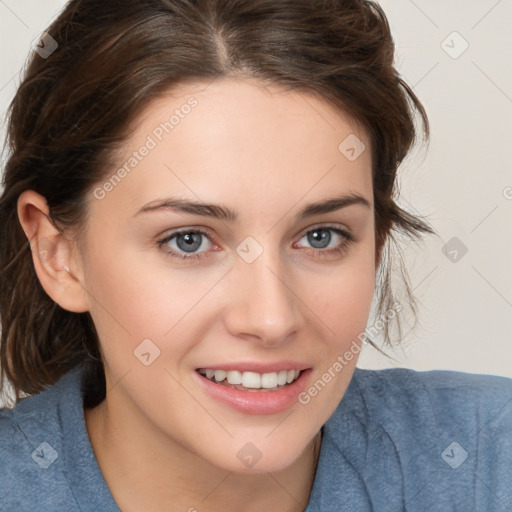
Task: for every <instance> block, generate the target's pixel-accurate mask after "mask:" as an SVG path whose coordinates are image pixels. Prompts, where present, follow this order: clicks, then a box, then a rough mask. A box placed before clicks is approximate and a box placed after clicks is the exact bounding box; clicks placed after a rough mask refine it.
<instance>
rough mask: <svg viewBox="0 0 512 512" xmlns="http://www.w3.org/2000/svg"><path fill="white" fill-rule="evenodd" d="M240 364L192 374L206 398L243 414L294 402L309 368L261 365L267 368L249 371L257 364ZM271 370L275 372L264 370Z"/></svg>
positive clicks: (278, 409) (283, 407)
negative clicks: (261, 371)
mask: <svg viewBox="0 0 512 512" xmlns="http://www.w3.org/2000/svg"><path fill="white" fill-rule="evenodd" d="M240 366H242V365H240ZM244 366H246V368H241V367H239V368H238V369H235V368H237V367H236V366H235V367H234V368H233V367H231V368H225V369H222V368H197V369H196V370H195V371H194V372H193V373H194V374H195V375H196V378H197V379H198V384H199V385H200V388H201V389H202V390H203V392H204V393H205V396H207V397H208V398H212V399H213V400H215V401H216V402H218V403H221V404H223V405H224V406H227V407H229V408H230V409H234V410H236V411H239V412H242V413H245V414H252V415H262V414H277V413H281V412H284V411H286V410H289V409H290V408H291V407H294V406H295V405H297V403H298V396H299V394H300V393H301V392H303V391H304V389H305V388H306V387H307V385H308V383H309V381H310V380H311V375H312V370H313V369H312V368H310V367H309V368H307V367H305V366H302V368H297V367H295V368H293V366H294V365H288V364H287V365H286V366H288V368H282V367H281V369H280V368H279V366H278V365H276V366H275V367H274V368H261V369H262V370H263V369H264V370H267V371H266V372H264V373H259V372H255V371H252V370H256V369H258V368H257V365H253V364H251V365H244ZM247 366H248V368H247ZM255 366H256V367H255ZM271 369H272V370H275V371H273V372H270V371H268V370H271ZM247 370H249V371H247Z"/></svg>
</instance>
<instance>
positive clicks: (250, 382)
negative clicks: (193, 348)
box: [199, 368, 300, 389]
mask: <svg viewBox="0 0 512 512" xmlns="http://www.w3.org/2000/svg"><path fill="white" fill-rule="evenodd" d="M199 373H201V375H204V376H205V377H206V378H207V379H209V380H213V381H215V382H222V381H224V380H226V381H227V382H228V384H232V385H242V386H243V387H245V388H249V389H262V388H263V389H272V388H276V387H277V386H284V385H285V384H291V383H292V382H293V381H294V380H296V379H297V378H298V377H299V375H300V370H281V371H279V372H272V373H256V372H239V371H237V370H230V371H224V370H211V369H203V368H202V369H200V370H199Z"/></svg>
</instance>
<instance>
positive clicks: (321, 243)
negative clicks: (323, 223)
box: [301, 227, 349, 249]
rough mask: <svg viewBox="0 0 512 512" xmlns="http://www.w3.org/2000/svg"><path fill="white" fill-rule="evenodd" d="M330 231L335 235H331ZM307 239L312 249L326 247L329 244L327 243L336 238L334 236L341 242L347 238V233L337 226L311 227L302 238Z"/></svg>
mask: <svg viewBox="0 0 512 512" xmlns="http://www.w3.org/2000/svg"><path fill="white" fill-rule="evenodd" d="M332 233H334V234H335V236H334V237H333V236H332ZM304 238H305V239H307V242H308V243H309V244H311V245H312V246H313V249H326V248H328V246H329V243H330V242H331V241H332V240H333V238H334V240H336V238H338V239H340V238H341V241H342V242H343V241H344V240H347V239H348V238H349V236H348V234H346V233H344V232H343V231H342V230H341V229H337V228H330V227H320V228H315V229H311V230H310V231H308V232H307V233H306V234H305V235H304V236H303V237H302V238H301V240H302V239H304ZM336 246H339V243H338V244H335V247H336Z"/></svg>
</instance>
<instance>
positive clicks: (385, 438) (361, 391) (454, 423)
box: [316, 368, 512, 511]
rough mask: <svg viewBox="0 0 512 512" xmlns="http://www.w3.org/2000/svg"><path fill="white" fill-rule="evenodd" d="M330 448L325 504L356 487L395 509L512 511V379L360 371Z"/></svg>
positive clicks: (331, 429) (333, 421)
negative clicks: (333, 472)
mask: <svg viewBox="0 0 512 512" xmlns="http://www.w3.org/2000/svg"><path fill="white" fill-rule="evenodd" d="M323 444H324V445H325V448H324V456H323V459H322V460H321V462H322V464H321V465H320V466H319V467H320V468H321V472H320V476H319V480H320V481H319V482H318V485H317V487H318V489H317V491H316V492H317V493H323V495H324V496H333V495H334V494H336V493H337V494H340V492H341V491H340V490H339V489H341V488H342V487H343V486H344V485H348V484H347V482H351V484H350V485H351V487H350V486H349V487H350V489H351V492H352V493H355V494H356V495H358V496H359V497H360V499H361V500H362V502H365V503H366V501H368V502H370V501H374V500H376V501H382V502H386V503H389V504H390V508H392V506H391V505H393V506H396V507H397V509H400V506H401V505H400V504H401V503H404V502H407V503H409V505H410V510H441V509H443V510H453V507H454V506H455V505H457V504H458V505H457V506H459V505H460V507H461V508H460V510H462V509H464V510H496V511H502V510H503V511H505V510H512V509H511V508H510V507H512V473H511V472H510V468H511V467H512V379H509V378H506V377H499V376H493V375H480V374H471V373H464V372H457V371H449V370H432V371H415V370H410V369H405V368H393V369H386V370H365V369H359V368H356V370H355V371H354V374H353V376H352V379H351V381H350V383H349V386H348V388H347V390H346V392H345V395H344V396H343V398H342V400H341V402H340V403H339V404H338V407H337V408H336V409H335V411H334V413H333V414H332V416H331V417H330V418H329V420H328V421H327V423H326V424H325V425H324V442H323ZM333 467H337V468H338V469H337V471H336V473H335V475H333V474H332V469H329V468H333ZM386 489H388V490H389V489H393V490H394V491H393V493H392V495H391V494H390V493H389V492H386V491H385V490H386ZM319 499H320V498H319ZM365 500H366V501H365ZM507 507H508V508H507ZM408 510H409V508H408Z"/></svg>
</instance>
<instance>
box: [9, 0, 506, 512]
mask: <svg viewBox="0 0 512 512" xmlns="http://www.w3.org/2000/svg"><path fill="white" fill-rule="evenodd" d="M41 50H43V51H41ZM412 107H414V108H415V109H416V111H417V112H419V114H420V117H421V119H422V120H423V122H424V128H425V133H426V135H428V121H427V117H426V114H425V111H424V109H423V107H422V105H421V103H420V102H419V100H418V98H417V97H416V96H415V95H414V93H413V92H412V91H411V89H410V88H409V87H408V86H407V85H406V84H405V83H404V81H403V80H402V79H401V78H400V77H399V76H398V74H397V72H396V70H395V68H394V67H393V42H392V39H391V35H390V31H389V26H388V23H387V20H386V18H385V16H384V14H383V12H382V10H381V9H380V8H379V6H378V5H377V4H375V3H371V2H363V1H360V0H348V1H334V0H332V1H325V0H324V1H319V0H318V1H310V0H307V1H306V0H303V1H297V0H293V1H285V0H281V1H277V2H276V1H275V0H272V1H270V0H250V1H244V2H240V1H234V0H231V1H230V0H218V1H212V0H169V1H165V0H128V1H126V0H125V1H123V2H120V1H110V2H104V1H103V2H99V1H96V0H73V1H71V2H70V3H69V4H68V5H67V7H66V8H65V10H64V12H63V13H62V14H61V15H60V16H59V18H58V19H57V21H56V22H55V23H54V24H53V25H52V26H51V27H50V28H49V30H48V33H47V35H45V36H44V38H43V41H42V43H41V45H40V47H39V51H38V52H37V54H36V55H34V56H33V57H32V60H31V63H30V66H29V67H28V70H27V73H26V77H25V79H24V81H23V83H22V84H21V86H20V88H19V91H18V92H17V94H16V97H15V99H14V101H13V103H12V107H11V114H10V120H9V121H10V123H9V142H10V148H11V154H10V157H9V160H8V161H7V165H6V168H5V177H4V192H3V195H2V198H1V200H0V217H1V227H0V230H1V231H0V240H1V253H0V283H1V293H0V315H1V317H0V319H1V322H2V326H3V329H2V339H1V368H2V377H3V378H4V379H5V381H7V380H8V381H9V382H11V383H12V385H13V389H14V394H15V401H16V402H17V404H16V406H15V407H14V408H12V409H4V410H2V411H1V413H0V460H1V461H2V472H1V474H2V483H1V487H0V499H1V503H2V507H3V509H5V510H20V509H21V510H32V509H35V508H36V507H37V510H52V511H55V510H59V511H60V510H66V511H70V510H87V511H88V510H91V511H92V510H95V511H96V510H102V511H118V510H123V511H132V510H133V511H137V510H155V511H160V510H166V511H187V510H188V511H189V512H190V511H199V512H201V511H206V510H207V511H226V510H244V511H249V512H252V511H263V510H264V511H303V510H307V511H308V512H311V511H339V510H347V511H348V510H357V511H365V510H383V511H384V510H386V511H387V510H443V511H444V510H509V509H510V507H511V506H512V494H511V491H510V489H511V486H510V478H511V477H510V465H511V463H512V447H511V444H510V435H511V434H512V419H511V418H512V412H511V406H510V403H509V402H510V400H511V398H512V382H511V381H510V379H506V378H500V377H492V376H480V375H470V374H463V373H458V372H445V371H434V372H415V371H412V370H407V369H393V370H381V371H370V370H361V369H356V363H357V359H358V355H359V353H360V351H361V348H362V344H363V343H364V342H366V341H368V342H369V343H372V341H371V340H367V339H366V335H365V327H366V325H367V322H368V316H369V312H370V306H371V301H372V298H373V296H374V293H375V292H377V294H378V297H379V312H380V314H381V315H383V317H385V318H386V319H388V320H395V321H397V320H398V319H399V316H398V313H399V312H400V310H401V309H402V305H401V304H400V303H398V302H396V301H395V299H394V297H393V293H392V290H391V288H390V286H389V269H390V260H388V259H387V258H386V252H385V250H384V249H385V244H386V243H387V242H389V241H390V240H392V238H391V237H392V231H393V230H396V231H402V232H404V233H405V234H408V235H410V236H411V238H413V239H414V238H415V237H416V238H417V237H419V236H420V234H421V233H434V231H433V229H432V228H431V227H430V226H429V225H428V224H427V223H426V222H425V221H423V220H421V219H419V218H417V217H414V216H413V215H411V214H409V213H407V212H405V211H404V210H402V209H400V208H399V207H398V206H397V205H396V203H395V202H394V199H395V189H396V187H395V179H396V171H397V167H398V165H399V164H400V162H401V161H402V160H403V158H404V157H405V156H406V154H407V153H408V151H409V149H410V148H411V146H412V144H413V142H414V140H415V137H416V134H415V128H414V123H413V115H414V112H413V110H412ZM27 242H28V243H27ZM379 271H381V272H379ZM376 278H379V279H378V282H376ZM406 284H407V283H406ZM410 299H411V303H412V305H414V302H413V297H412V296H410ZM398 325H399V324H398ZM383 329H384V332H385V336H386V339H388V337H389V332H388V331H389V329H388V322H385V325H384V327H383ZM507 436H508V437H507Z"/></svg>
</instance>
